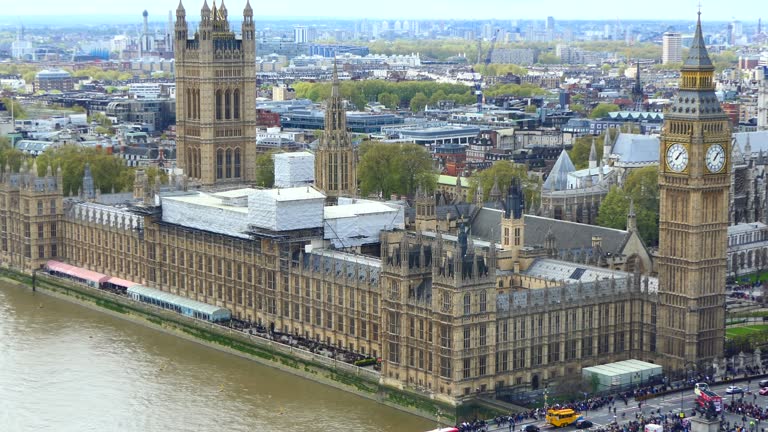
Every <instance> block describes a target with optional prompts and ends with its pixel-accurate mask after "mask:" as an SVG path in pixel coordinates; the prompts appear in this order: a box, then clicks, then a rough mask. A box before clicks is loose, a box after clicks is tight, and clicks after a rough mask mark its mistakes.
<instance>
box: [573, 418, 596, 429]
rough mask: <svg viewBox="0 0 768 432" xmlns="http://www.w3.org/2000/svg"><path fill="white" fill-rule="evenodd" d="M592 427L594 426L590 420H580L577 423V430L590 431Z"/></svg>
mask: <svg viewBox="0 0 768 432" xmlns="http://www.w3.org/2000/svg"><path fill="white" fill-rule="evenodd" d="M592 426H594V425H593V424H592V422H591V421H589V420H578V421H576V429H589V428H591V427H592Z"/></svg>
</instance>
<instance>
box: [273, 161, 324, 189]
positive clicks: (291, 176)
mask: <svg viewBox="0 0 768 432" xmlns="http://www.w3.org/2000/svg"><path fill="white" fill-rule="evenodd" d="M274 159H275V187H279V188H289V187H298V186H304V185H306V184H312V183H314V182H315V155H313V154H312V153H309V152H293V153H278V154H276V155H274Z"/></svg>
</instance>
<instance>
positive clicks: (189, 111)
mask: <svg viewBox="0 0 768 432" xmlns="http://www.w3.org/2000/svg"><path fill="white" fill-rule="evenodd" d="M186 97H187V118H192V90H190V89H187V94H186Z"/></svg>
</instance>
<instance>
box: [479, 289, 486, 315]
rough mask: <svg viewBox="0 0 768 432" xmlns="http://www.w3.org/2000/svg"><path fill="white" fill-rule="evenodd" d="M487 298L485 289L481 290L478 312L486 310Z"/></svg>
mask: <svg viewBox="0 0 768 432" xmlns="http://www.w3.org/2000/svg"><path fill="white" fill-rule="evenodd" d="M487 300H488V297H487V294H486V293H485V291H481V292H480V313H484V312H485V311H486V308H487V306H488V305H487Z"/></svg>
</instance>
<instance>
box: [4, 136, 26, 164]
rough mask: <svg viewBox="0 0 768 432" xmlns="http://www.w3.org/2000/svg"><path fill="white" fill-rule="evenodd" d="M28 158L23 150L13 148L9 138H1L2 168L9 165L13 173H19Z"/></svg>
mask: <svg viewBox="0 0 768 432" xmlns="http://www.w3.org/2000/svg"><path fill="white" fill-rule="evenodd" d="M26 158H27V156H26V155H25V154H24V153H23V152H22V151H21V150H19V149H15V148H13V146H12V145H11V140H10V139H9V138H8V137H0V168H2V169H5V166H6V165H8V166H9V167H10V168H11V171H18V170H19V168H21V164H22V163H23V162H24V160H25V159H26Z"/></svg>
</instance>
